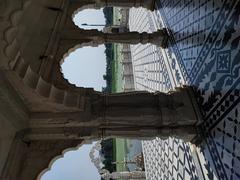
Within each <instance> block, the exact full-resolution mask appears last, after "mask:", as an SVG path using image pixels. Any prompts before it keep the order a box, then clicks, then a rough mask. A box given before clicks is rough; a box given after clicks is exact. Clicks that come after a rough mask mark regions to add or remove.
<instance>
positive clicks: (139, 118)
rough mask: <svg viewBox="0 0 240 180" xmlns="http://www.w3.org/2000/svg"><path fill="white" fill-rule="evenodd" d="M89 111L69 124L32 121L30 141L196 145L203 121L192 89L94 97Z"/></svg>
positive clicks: (87, 104)
mask: <svg viewBox="0 0 240 180" xmlns="http://www.w3.org/2000/svg"><path fill="white" fill-rule="evenodd" d="M86 107H88V108H87V109H86V110H85V111H83V112H79V116H78V117H75V116H72V120H68V119H69V117H71V116H70V114H69V113H67V114H66V117H65V118H66V119H65V118H64V117H62V119H59V118H57V119H56V120H54V119H55V118H54V116H55V115H54V116H52V117H46V118H50V120H46V121H45V120H44V119H42V118H43V117H42V118H41V116H40V117H39V119H37V121H36V120H32V121H31V123H30V130H29V133H28V134H27V136H26V139H29V140H41V139H44V140H46V139H55V140H57V139H62V140H64V139H86V140H95V139H100V138H105V137H122V138H134V139H153V138H155V137H161V138H168V137H169V136H174V137H177V138H180V139H183V140H185V141H192V140H193V139H194V138H195V136H196V135H197V134H198V131H197V130H198V124H199V123H200V121H201V115H200V112H199V109H198V106H197V103H196V101H195V99H194V96H193V95H192V90H191V88H190V87H185V88H178V89H177V90H176V91H173V92H171V93H160V92H157V93H148V92H128V93H119V94H101V93H94V94H92V95H91V97H90V99H89V101H88V102H86ZM73 113H74V112H73ZM33 121H35V122H34V123H33ZM39 122H41V123H39ZM51 122H52V124H51Z"/></svg>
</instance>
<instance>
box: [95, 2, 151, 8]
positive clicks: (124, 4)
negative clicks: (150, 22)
mask: <svg viewBox="0 0 240 180" xmlns="http://www.w3.org/2000/svg"><path fill="white" fill-rule="evenodd" d="M95 2H96V5H97V6H98V7H106V6H109V7H113V6H115V7H127V8H131V7H143V8H146V9H149V10H154V5H155V0H95Z"/></svg>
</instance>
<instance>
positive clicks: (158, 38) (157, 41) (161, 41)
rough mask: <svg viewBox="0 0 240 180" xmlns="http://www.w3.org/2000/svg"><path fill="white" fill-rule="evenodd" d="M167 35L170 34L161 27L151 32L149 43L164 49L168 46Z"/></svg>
mask: <svg viewBox="0 0 240 180" xmlns="http://www.w3.org/2000/svg"><path fill="white" fill-rule="evenodd" d="M169 37H170V36H169V34H168V32H167V29H166V28H163V29H161V30H158V31H157V32H154V33H153V34H152V38H151V40H150V43H152V44H154V45H156V46H160V47H162V48H164V49H166V48H167V47H168V40H169Z"/></svg>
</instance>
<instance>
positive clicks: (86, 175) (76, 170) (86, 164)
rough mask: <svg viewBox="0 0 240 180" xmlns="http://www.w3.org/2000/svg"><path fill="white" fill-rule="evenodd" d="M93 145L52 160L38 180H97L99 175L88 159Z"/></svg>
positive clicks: (64, 153)
mask: <svg viewBox="0 0 240 180" xmlns="http://www.w3.org/2000/svg"><path fill="white" fill-rule="evenodd" d="M95 144H96V142H94V143H92V144H84V145H82V146H79V147H76V148H73V149H70V150H66V152H63V154H62V155H61V156H59V157H58V158H56V159H57V160H53V162H52V164H50V167H49V170H48V171H46V172H45V173H44V174H43V175H40V176H41V177H40V178H39V180H66V179H69V180H79V179H84V180H99V179H100V174H99V172H98V169H97V168H96V166H95V165H94V163H93V162H92V161H91V157H90V152H91V149H92V148H93V147H94V146H95ZM95 153H96V152H95ZM95 156H98V154H97V155H96V154H95Z"/></svg>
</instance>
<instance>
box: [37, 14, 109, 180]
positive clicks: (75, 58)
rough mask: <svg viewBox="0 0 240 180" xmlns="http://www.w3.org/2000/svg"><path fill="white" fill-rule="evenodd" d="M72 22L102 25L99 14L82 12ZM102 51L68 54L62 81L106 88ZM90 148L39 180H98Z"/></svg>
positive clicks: (89, 49) (67, 158) (67, 157)
mask: <svg viewBox="0 0 240 180" xmlns="http://www.w3.org/2000/svg"><path fill="white" fill-rule="evenodd" d="M74 22H75V24H77V25H78V26H80V25H81V24H82V23H88V24H96V23H97V24H105V19H104V15H103V12H102V10H98V11H97V10H84V11H82V12H80V13H79V14H78V15H77V16H76V17H75V19H74ZM84 28H86V27H84ZM91 28H93V27H91ZM104 50H105V47H104V46H99V47H97V48H92V47H86V48H82V49H79V50H76V51H75V52H73V53H72V54H70V56H69V57H68V58H66V59H65V61H64V63H63V65H62V71H63V73H64V76H65V78H66V79H68V80H69V81H70V82H71V83H73V84H76V85H77V86H79V87H94V89H95V90H98V91H101V90H102V87H105V86H106V83H105V81H104V80H103V75H104V74H105V73H106V57H105V54H104ZM91 147H92V145H84V146H82V147H80V148H79V150H77V151H70V152H67V153H66V154H65V155H64V158H61V159H59V160H57V161H56V162H55V163H54V164H53V166H52V169H51V171H48V172H46V173H45V174H44V175H43V176H42V177H41V180H99V179H100V176H99V174H98V173H97V169H96V168H95V166H94V165H93V164H92V163H91V162H90V158H89V152H90V149H91Z"/></svg>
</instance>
